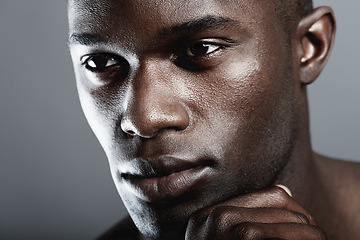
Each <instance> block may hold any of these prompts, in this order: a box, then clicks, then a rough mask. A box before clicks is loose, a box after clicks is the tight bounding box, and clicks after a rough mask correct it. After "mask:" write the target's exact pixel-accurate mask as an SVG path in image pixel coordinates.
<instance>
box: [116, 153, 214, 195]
mask: <svg viewBox="0 0 360 240" xmlns="http://www.w3.org/2000/svg"><path fill="white" fill-rule="evenodd" d="M167 160H169V159H167ZM154 162H156V164H155V165H154V166H152V171H150V172H149V171H148V172H147V173H144V174H139V173H136V174H132V173H122V174H121V178H122V179H123V180H124V182H125V183H126V185H127V187H128V188H129V189H130V190H131V191H132V192H133V193H134V194H135V195H136V196H137V197H139V198H140V199H142V200H144V201H147V202H160V201H164V200H170V199H175V198H178V197H181V196H182V195H184V194H188V193H191V192H192V191H195V190H196V188H198V186H199V185H201V184H203V183H204V182H205V179H206V175H207V174H208V173H209V171H210V167H209V165H207V164H204V163H203V164H194V163H191V162H189V161H186V160H179V159H174V160H173V161H171V160H170V161H154ZM159 163H162V164H159Z"/></svg>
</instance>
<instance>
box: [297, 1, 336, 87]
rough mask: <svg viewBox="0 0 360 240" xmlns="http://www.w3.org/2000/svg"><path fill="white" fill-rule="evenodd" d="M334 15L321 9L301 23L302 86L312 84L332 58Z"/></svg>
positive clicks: (300, 62) (300, 61)
mask: <svg viewBox="0 0 360 240" xmlns="http://www.w3.org/2000/svg"><path fill="white" fill-rule="evenodd" d="M335 31H336V24H335V17H334V13H333V11H332V9H331V8H329V7H320V8H317V9H315V10H313V11H312V12H311V13H309V14H308V15H306V16H305V17H304V18H303V19H302V20H301V21H300V23H299V28H298V34H299V35H298V37H299V38H298V39H299V40H300V41H299V43H300V44H299V46H300V47H299V53H300V54H299V55H298V56H300V58H299V64H300V81H301V84H310V83H312V82H313V81H315V79H316V78H317V77H318V76H319V75H320V73H321V71H322V70H323V68H324V67H325V64H326V62H327V60H328V58H329V56H330V53H331V49H332V47H333V43H334V38H335Z"/></svg>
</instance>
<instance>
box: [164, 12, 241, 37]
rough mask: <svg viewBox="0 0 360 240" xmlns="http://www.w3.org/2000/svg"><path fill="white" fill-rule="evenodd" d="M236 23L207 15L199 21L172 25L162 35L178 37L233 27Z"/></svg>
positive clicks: (224, 18) (229, 19)
mask: <svg viewBox="0 0 360 240" xmlns="http://www.w3.org/2000/svg"><path fill="white" fill-rule="evenodd" d="M237 23H238V22H237V21H235V20H233V19H231V18H227V17H221V16H213V15H207V16H204V17H202V18H199V19H194V20H190V21H188V22H185V23H181V24H179V25H174V26H172V27H171V28H170V30H163V31H162V32H161V33H162V34H164V35H179V34H187V33H194V32H200V31H204V30H206V29H210V28H224V27H226V26H228V25H235V24H237Z"/></svg>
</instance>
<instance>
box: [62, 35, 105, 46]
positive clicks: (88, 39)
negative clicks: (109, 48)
mask: <svg viewBox="0 0 360 240" xmlns="http://www.w3.org/2000/svg"><path fill="white" fill-rule="evenodd" d="M107 42H109V38H108V37H106V36H102V35H96V34H89V33H73V34H71V36H70V37H69V40H68V45H69V46H70V45H74V44H80V45H84V46H93V45H97V44H99V43H107Z"/></svg>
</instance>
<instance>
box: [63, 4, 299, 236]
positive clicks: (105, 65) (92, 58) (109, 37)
mask: <svg viewBox="0 0 360 240" xmlns="http://www.w3.org/2000/svg"><path fill="white" fill-rule="evenodd" d="M69 6H70V7H69V24H70V36H71V37H70V49H71V54H72V59H73V63H74V68H75V73H76V79H77V86H78V90H79V95H80V100H81V104H82V107H83V110H84V112H85V115H86V117H87V119H88V121H89V124H90V126H91V127H92V129H93V131H94V132H95V134H96V136H97V138H98V139H99V141H100V143H101V145H102V146H103V148H104V150H105V152H106V155H107V157H108V160H109V163H110V168H111V173H112V176H113V179H114V182H115V185H116V187H117V189H118V192H119V194H120V196H121V198H122V199H123V201H124V203H125V205H126V207H127V209H128V211H129V213H130V215H131V216H132V217H133V220H134V221H135V223H136V224H137V226H138V228H139V229H140V230H141V231H142V232H143V233H145V234H148V235H149V236H160V235H162V234H166V233H164V232H166V231H177V230H179V229H180V230H179V231H181V230H182V229H184V228H185V227H186V223H187V220H188V219H189V217H190V215H191V214H192V213H194V212H195V211H197V210H199V209H201V208H203V207H205V206H208V205H212V204H215V203H218V202H221V201H224V200H226V199H228V198H231V197H234V196H236V195H240V194H244V193H246V192H251V191H255V190H258V189H262V188H265V187H267V186H269V185H271V184H272V183H273V181H274V180H275V179H276V177H277V175H278V174H279V172H280V171H281V169H282V168H283V166H284V165H285V163H286V162H287V161H288V158H289V157H290V155H291V150H292V147H293V145H294V142H295V140H296V135H297V129H298V124H297V115H298V113H299V103H298V101H299V100H298V99H299V97H298V96H299V94H300V93H299V92H300V87H299V86H297V84H296V82H297V81H296V78H297V77H296V75H294V74H293V72H295V71H294V69H293V67H292V58H293V56H292V50H291V46H290V45H291V44H290V43H289V40H288V38H287V34H286V33H285V32H284V28H283V27H282V25H281V23H280V20H279V19H278V18H277V17H276V15H275V7H274V6H273V4H272V3H271V1H252V0H243V1H231V0H228V1H220V0H219V1H205V0H204V1H202V0H193V1H192V0H190V1H189V0H186V1H185V0H184V1H183V0H180V1H179V0H168V1H162V0H123V1H115V0H113V1H109V0H106V1H90V0H73V1H71V2H70V5H69Z"/></svg>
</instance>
